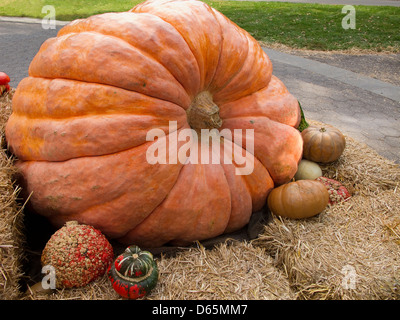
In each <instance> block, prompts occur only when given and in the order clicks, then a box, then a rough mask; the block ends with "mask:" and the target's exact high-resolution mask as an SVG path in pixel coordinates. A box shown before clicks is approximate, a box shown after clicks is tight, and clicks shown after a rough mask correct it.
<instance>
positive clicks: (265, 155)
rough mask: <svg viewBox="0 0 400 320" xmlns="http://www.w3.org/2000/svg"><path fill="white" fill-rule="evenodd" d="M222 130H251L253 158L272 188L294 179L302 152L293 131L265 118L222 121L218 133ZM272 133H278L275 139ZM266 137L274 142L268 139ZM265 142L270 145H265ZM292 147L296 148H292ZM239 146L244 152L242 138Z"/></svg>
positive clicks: (300, 138) (289, 127) (300, 144)
mask: <svg viewBox="0 0 400 320" xmlns="http://www.w3.org/2000/svg"><path fill="white" fill-rule="evenodd" d="M225 128H226V129H230V130H231V131H232V128H235V129H242V130H245V129H253V130H254V156H255V157H256V158H257V159H258V160H259V161H260V162H261V163H262V164H263V165H264V167H265V168H266V169H267V170H268V172H269V174H270V175H271V177H272V179H273V180H274V182H275V183H276V184H278V185H280V184H284V183H286V182H288V181H289V180H290V179H291V178H292V177H293V176H294V175H295V173H296V171H297V166H298V162H299V161H300V159H301V154H302V151H303V149H302V143H303V140H302V137H301V134H300V132H298V130H297V129H295V128H293V127H291V126H288V125H286V124H284V123H279V122H276V121H272V120H270V119H268V118H267V117H241V118H232V119H224V121H223V123H222V127H221V129H225ZM279 128H281V130H279ZM276 131H280V132H281V134H280V136H279V137H277V136H276V134H275V132H276ZM242 136H245V135H244V134H243V135H242ZM268 136H273V137H274V138H275V139H269V138H268ZM266 140H268V141H271V142H272V143H270V144H266V143H265V141H266ZM293 145H297V146H298V148H293ZM242 146H243V148H246V140H245V139H244V137H243V141H242Z"/></svg>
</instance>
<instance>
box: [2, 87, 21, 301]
mask: <svg viewBox="0 0 400 320" xmlns="http://www.w3.org/2000/svg"><path fill="white" fill-rule="evenodd" d="M13 94H14V90H12V91H11V92H10V93H8V94H5V95H3V96H1V97H0V132H1V134H0V300H3V299H16V298H17V297H18V295H19V286H20V285H19V279H20V277H21V276H22V269H21V257H22V253H23V242H24V235H23V225H22V218H23V215H22V214H21V208H20V207H19V206H18V205H17V201H16V200H17V197H18V193H19V189H18V188H14V186H13V182H12V176H13V174H14V167H13V160H12V158H11V157H10V156H9V155H8V154H7V151H6V145H5V138H4V126H5V123H6V121H7V119H8V117H9V115H10V114H11V99H12V96H13Z"/></svg>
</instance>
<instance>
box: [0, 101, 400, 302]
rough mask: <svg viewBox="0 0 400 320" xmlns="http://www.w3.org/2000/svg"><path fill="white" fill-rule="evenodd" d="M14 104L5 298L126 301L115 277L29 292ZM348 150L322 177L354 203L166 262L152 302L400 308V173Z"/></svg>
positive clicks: (161, 261)
mask: <svg viewBox="0 0 400 320" xmlns="http://www.w3.org/2000/svg"><path fill="white" fill-rule="evenodd" d="M10 98H11V96H9V97H6V98H5V99H3V100H2V101H0V102H1V119H0V122H1V133H2V135H1V136H2V147H3V148H2V150H1V159H0V161H1V164H0V179H1V181H0V185H1V198H0V206H1V208H2V209H1V213H0V298H1V299H82V300H84V299H87V300H101V299H120V297H119V296H118V295H117V294H116V293H115V292H114V291H113V289H112V288H111V285H110V283H109V280H108V278H107V276H106V275H105V276H103V277H102V278H100V279H98V280H96V281H94V282H92V283H90V284H89V285H87V286H85V287H83V288H77V289H64V290H57V291H55V292H53V293H52V294H49V295H47V294H43V293H33V292H29V291H28V293H24V292H20V291H19V287H20V284H19V283H18V281H19V280H20V279H21V278H22V277H24V276H25V277H26V275H24V274H23V272H22V268H21V263H22V257H24V256H25V252H24V251H23V246H24V241H25V240H24V239H25V236H24V234H25V230H26V229H29V225H26V226H24V225H23V223H22V222H23V216H24V211H23V210H21V208H19V207H18V205H17V204H16V198H17V196H18V188H17V187H16V186H14V187H13V184H12V180H11V179H12V178H11V177H12V173H13V170H14V169H13V167H12V159H10V157H9V156H8V155H7V153H6V152H5V150H4V147H5V146H4V124H5V122H6V120H7V119H8V116H9V114H10V111H11V103H10ZM309 122H311V123H314V124H316V122H313V121H309ZM346 142H347V147H346V149H345V151H344V154H343V155H342V157H341V158H340V159H339V160H338V161H336V162H335V163H333V164H330V165H325V166H322V169H323V172H324V175H325V176H326V177H329V178H333V179H336V180H338V181H340V182H342V183H343V184H344V185H345V187H346V188H347V189H349V191H350V192H351V193H352V197H351V198H350V199H349V200H348V201H346V202H343V203H340V204H337V205H334V206H331V207H328V208H327V209H326V210H325V211H324V212H322V213H321V214H319V215H318V216H316V217H313V218H310V219H305V220H290V219H283V218H278V217H276V216H273V217H272V219H271V221H270V222H269V223H268V224H267V225H266V226H265V227H264V229H263V231H262V234H261V235H260V236H259V238H257V239H255V240H253V241H251V242H249V241H237V240H228V241H225V242H222V243H219V244H217V245H216V246H215V247H212V248H211V249H205V248H204V247H203V246H202V245H201V244H197V246H194V247H191V248H182V249H181V250H179V251H176V252H173V253H172V254H171V253H169V254H161V255H159V256H156V260H157V263H158V266H159V271H160V280H159V283H158V284H157V286H156V288H155V289H154V290H153V291H152V293H151V294H150V295H149V296H148V297H147V298H148V299H160V300H162V299H171V300H172V299H194V300H207V299H219V300H224V299H243V300H246V299H248V300H250V299H257V300H269V299H283V300H285V299H286V300H287V299H399V298H400V293H399V290H400V197H399V192H400V188H399V184H400V168H399V166H398V165H396V164H394V163H393V162H391V161H389V160H387V159H385V158H382V157H381V156H379V155H378V154H377V153H376V152H375V151H373V150H371V149H370V148H368V147H367V146H365V145H364V144H360V143H358V142H357V141H354V140H353V139H351V138H350V137H346ZM120 251H121V248H118V250H115V254H118V253H119V252H120Z"/></svg>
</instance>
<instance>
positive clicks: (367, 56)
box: [266, 44, 400, 86]
mask: <svg viewBox="0 0 400 320" xmlns="http://www.w3.org/2000/svg"><path fill="white" fill-rule="evenodd" d="M266 46H268V47H270V48H273V49H277V50H280V51H283V52H286V53H289V54H293V55H296V56H300V57H303V58H307V59H311V60H315V61H319V62H322V63H326V64H329V65H331V66H335V67H338V68H342V69H346V70H349V71H352V72H355V73H359V74H362V75H364V76H367V77H371V78H374V79H378V80H381V81H385V82H388V83H391V84H393V85H395V86H400V53H390V52H380V53H378V52H368V51H356V50H351V51H343V52H341V51H314V50H297V49H292V48H288V47H285V46H282V45H276V46H274V45H272V46H271V45H270V44H267V45H266Z"/></svg>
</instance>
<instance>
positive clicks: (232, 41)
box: [209, 8, 249, 93]
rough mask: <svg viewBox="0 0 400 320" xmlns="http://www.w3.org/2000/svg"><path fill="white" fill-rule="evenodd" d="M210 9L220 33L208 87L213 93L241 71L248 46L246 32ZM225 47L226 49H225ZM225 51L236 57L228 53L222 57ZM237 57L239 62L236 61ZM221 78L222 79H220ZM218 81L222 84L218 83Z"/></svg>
mask: <svg viewBox="0 0 400 320" xmlns="http://www.w3.org/2000/svg"><path fill="white" fill-rule="evenodd" d="M211 9H212V10H213V14H214V16H215V18H216V20H217V22H218V24H219V25H220V29H221V35H222V43H221V52H220V56H219V60H218V64H217V67H216V70H215V74H214V77H213V79H212V81H211V83H210V87H209V90H210V92H213V93H214V92H217V91H218V90H221V89H223V88H224V87H225V86H226V85H227V84H228V83H229V82H230V81H231V80H232V79H233V78H234V77H235V76H236V75H237V74H238V73H240V72H241V70H242V68H243V65H244V63H245V57H246V56H247V54H248V51H249V47H248V40H247V36H246V34H245V33H244V32H242V31H241V29H240V28H239V27H238V26H237V25H236V24H235V23H233V22H232V21H230V20H229V19H228V18H227V17H226V16H225V15H223V14H222V13H220V12H218V11H217V10H215V9H213V8H211ZM233 29H234V30H233ZM225 33H227V34H225ZM243 40H245V41H243ZM228 43H229V46H228ZM226 47H227V49H225V48H226ZM226 52H228V54H229V53H230V52H235V58H236V59H232V58H231V55H230V54H229V56H228V57H227V58H224V55H225V53H226ZM238 59H239V63H238V61H237V60H238ZM232 68H233V69H234V70H233V72H232V71H230V72H229V73H227V72H226V71H225V70H226V69H228V70H232ZM221 73H222V75H221ZM227 75H229V76H228V79H224V77H227ZM221 78H222V79H223V80H221ZM217 80H219V81H217ZM220 82H221V83H223V84H220Z"/></svg>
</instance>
